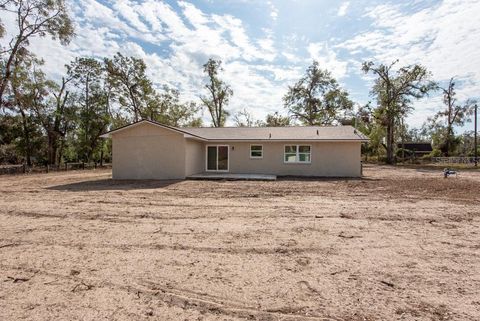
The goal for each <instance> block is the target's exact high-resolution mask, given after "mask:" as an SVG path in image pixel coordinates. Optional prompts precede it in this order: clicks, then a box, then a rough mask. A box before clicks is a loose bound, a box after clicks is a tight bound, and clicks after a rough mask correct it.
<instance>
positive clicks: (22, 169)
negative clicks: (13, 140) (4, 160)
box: [0, 163, 112, 175]
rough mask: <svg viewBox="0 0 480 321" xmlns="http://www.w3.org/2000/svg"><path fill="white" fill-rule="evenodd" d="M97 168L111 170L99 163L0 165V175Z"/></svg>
mask: <svg viewBox="0 0 480 321" xmlns="http://www.w3.org/2000/svg"><path fill="white" fill-rule="evenodd" d="M97 168H112V165H111V164H105V163H104V164H102V166H100V164H99V163H64V164H60V165H46V166H38V165H34V166H27V165H26V164H21V165H0V175H9V174H10V175H14V174H29V173H49V172H60V171H71V170H88V169H90V170H91V169H97Z"/></svg>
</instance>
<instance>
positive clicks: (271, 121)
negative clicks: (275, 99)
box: [265, 111, 291, 127]
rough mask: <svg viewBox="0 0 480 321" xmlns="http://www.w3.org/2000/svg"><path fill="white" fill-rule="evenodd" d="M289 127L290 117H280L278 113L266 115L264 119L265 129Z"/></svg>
mask: <svg viewBox="0 0 480 321" xmlns="http://www.w3.org/2000/svg"><path fill="white" fill-rule="evenodd" d="M290 125H291V122H290V117H288V116H282V115H280V114H279V113H278V111H276V112H274V113H273V114H268V115H267V117H266V118H265V126H267V127H283V126H290Z"/></svg>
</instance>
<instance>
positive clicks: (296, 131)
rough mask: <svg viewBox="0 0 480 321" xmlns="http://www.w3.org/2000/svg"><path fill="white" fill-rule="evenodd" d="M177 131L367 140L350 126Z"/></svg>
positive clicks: (218, 136) (226, 136) (224, 136)
mask: <svg viewBox="0 0 480 321" xmlns="http://www.w3.org/2000/svg"><path fill="white" fill-rule="evenodd" d="M179 130H182V131H184V132H186V133H189V134H192V135H195V136H199V137H202V138H205V139H207V140H361V141H367V140H368V138H367V137H365V136H364V135H363V134H362V133H360V132H359V131H357V130H355V129H354V128H353V127H352V126H327V127H320V126H296V127H222V128H213V127H208V128H207V127H204V128H179Z"/></svg>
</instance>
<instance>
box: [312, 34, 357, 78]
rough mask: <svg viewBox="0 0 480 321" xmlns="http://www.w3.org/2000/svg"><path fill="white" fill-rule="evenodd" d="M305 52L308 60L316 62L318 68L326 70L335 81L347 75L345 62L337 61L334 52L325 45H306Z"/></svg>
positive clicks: (313, 43) (346, 63)
mask: <svg viewBox="0 0 480 321" xmlns="http://www.w3.org/2000/svg"><path fill="white" fill-rule="evenodd" d="M307 51H308V53H309V55H310V59H314V60H316V61H318V63H319V65H320V68H322V69H327V70H328V71H330V72H331V73H332V76H333V77H335V78H336V79H337V80H339V79H342V78H343V77H345V76H346V75H347V66H348V62H347V61H342V60H340V59H338V57H337V54H336V53H335V51H334V50H333V49H331V48H329V47H328V45H327V44H326V43H318V42H316V43H315V42H312V43H310V44H309V45H308V47H307Z"/></svg>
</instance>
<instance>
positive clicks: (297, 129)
mask: <svg viewBox="0 0 480 321" xmlns="http://www.w3.org/2000/svg"><path fill="white" fill-rule="evenodd" d="M145 122H147V123H150V124H154V125H157V126H160V127H163V128H167V129H170V130H173V131H177V132H180V133H183V134H184V135H186V136H187V137H188V136H190V137H192V138H197V139H203V140H213V141H239V140H246V141H255V140H277V141H278V140H282V141H286V140H288V141H315V140H329V141H362V142H367V141H368V138H367V137H366V136H365V135H363V134H362V133H360V132H359V131H357V130H356V129H355V128H353V127H352V126H291V127H221V128H215V127H200V128H198V127H191V128H185V127H181V128H177V127H171V126H166V125H163V124H160V123H157V122H154V121H151V120H141V121H138V122H136V123H133V124H130V125H127V126H123V127H120V128H117V129H115V130H112V131H110V132H108V133H105V134H103V135H102V137H109V136H110V135H111V134H112V133H114V132H117V131H120V130H123V129H126V128H128V127H131V126H134V125H139V124H141V123H145Z"/></svg>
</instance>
